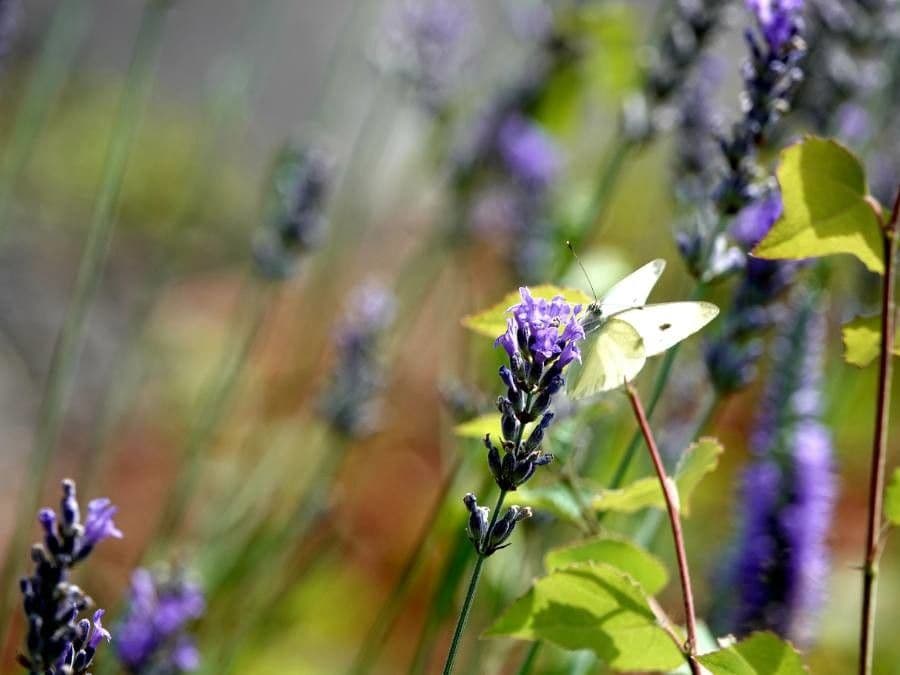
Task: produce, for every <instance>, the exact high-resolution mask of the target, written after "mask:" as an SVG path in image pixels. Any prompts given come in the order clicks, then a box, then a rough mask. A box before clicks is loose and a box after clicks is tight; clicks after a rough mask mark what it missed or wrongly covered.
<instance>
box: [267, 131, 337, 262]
mask: <svg viewBox="0 0 900 675" xmlns="http://www.w3.org/2000/svg"><path fill="white" fill-rule="evenodd" d="M330 190H331V164H330V162H329V161H328V160H327V159H326V156H325V155H324V154H323V153H322V152H321V151H320V150H318V149H315V148H304V147H299V146H295V145H292V144H286V145H285V146H284V147H283V148H282V149H281V151H280V152H279V154H278V156H277V157H276V159H275V163H274V166H273V168H272V173H271V175H270V177H269V183H268V185H267V187H266V195H265V201H264V204H263V218H262V225H261V227H260V229H259V231H258V233H257V235H256V240H255V241H254V248H253V254H254V259H255V262H256V269H257V271H258V272H259V274H260V275H262V276H263V277H265V278H267V279H284V278H286V277H289V276H290V275H291V274H293V273H294V271H295V270H296V268H297V264H298V262H299V260H300V259H301V258H302V257H303V256H305V255H308V254H309V253H311V252H312V251H313V250H315V249H316V248H318V246H319V245H320V244H321V241H322V238H323V237H324V234H325V228H326V215H325V209H326V206H327V204H326V202H327V200H328V196H329V192H330Z"/></svg>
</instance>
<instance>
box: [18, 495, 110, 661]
mask: <svg viewBox="0 0 900 675" xmlns="http://www.w3.org/2000/svg"><path fill="white" fill-rule="evenodd" d="M62 488H63V497H62V500H61V502H60V515H57V514H56V512H54V511H53V510H52V509H48V508H45V509H41V510H40V512H39V513H38V522H40V524H41V529H42V530H43V533H44V537H43V542H42V543H40V544H36V545H35V546H34V547H33V548H32V550H31V558H32V560H33V561H34V564H35V570H34V573H33V574H32V575H31V576H29V577H25V578H23V579H22V580H21V581H20V583H19V586H20V588H21V590H22V599H23V608H24V610H25V616H26V619H27V624H28V629H27V635H26V639H25V649H23V650H22V653H21V654H20V655H19V663H20V664H21V665H22V666H23V667H25V668H27V669H28V670H29V671H30V672H32V673H42V674H43V675H81V674H82V673H86V672H87V671H88V669H89V668H90V667H91V664H92V662H93V660H94V654H95V652H96V650H97V647H98V646H99V644H100V642H101V641H103V640H104V639H105V640H107V641H109V639H110V634H109V631H107V630H106V629H105V628H104V627H103V625H102V624H101V618H102V617H103V610H102V609H98V610H97V611H95V612H94V614H93V625H92V622H91V621H89V620H88V619H86V618H83V619H80V620H79V618H78V617H79V615H80V614H81V612H83V611H84V610H86V609H87V608H88V607H89V606H90V604H91V600H90V598H88V597H87V596H86V595H85V594H84V592H83V591H82V590H81V589H80V588H79V587H78V586H76V585H75V584H73V583H71V582H70V581H69V574H70V570H71V568H72V567H74V566H75V565H76V564H77V563H79V562H81V561H82V560H84V559H85V558H87V557H88V556H89V555H90V553H91V551H93V550H94V546H95V545H96V544H98V543H99V542H100V541H102V540H103V539H106V538H107V537H115V538H121V537H122V533H121V532H120V531H119V530H118V529H117V528H116V526H115V524H114V523H113V521H112V517H113V515H114V514H115V512H116V508H115V507H114V506H113V505H112V504H111V503H110V501H109V500H108V499H95V500H93V501H92V502H91V503H90V505H89V506H88V516H87V518H86V522H85V524H84V525H82V524H81V509H80V507H79V505H78V499H77V496H76V490H75V483H74V482H72V481H71V480H66V481H63V484H62Z"/></svg>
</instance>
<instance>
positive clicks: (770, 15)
mask: <svg viewBox="0 0 900 675" xmlns="http://www.w3.org/2000/svg"><path fill="white" fill-rule="evenodd" d="M747 7H748V8H749V9H750V11H751V12H753V13H754V14H755V15H756V20H757V21H758V22H759V26H760V29H761V30H762V33H763V35H764V36H765V38H766V42H768V43H769V47H770V48H771V49H772V50H773V51H776V52H777V51H780V50H781V49H782V48H783V47H784V46H785V44H786V43H787V42H788V40H790V39H791V38H792V37H793V36H794V35H795V34H796V33H797V30H798V23H799V20H800V14H801V12H802V11H803V0H747Z"/></svg>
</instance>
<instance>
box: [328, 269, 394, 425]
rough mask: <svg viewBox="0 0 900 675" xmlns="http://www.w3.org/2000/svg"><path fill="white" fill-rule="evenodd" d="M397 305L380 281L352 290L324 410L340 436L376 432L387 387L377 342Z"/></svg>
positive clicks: (340, 332) (340, 326)
mask: <svg viewBox="0 0 900 675" xmlns="http://www.w3.org/2000/svg"><path fill="white" fill-rule="evenodd" d="M395 311H396V300H395V299H394V296H393V294H392V293H391V292H390V291H389V290H388V289H387V288H386V287H384V286H382V285H381V284H379V283H377V282H368V283H366V284H363V285H362V286H360V287H358V288H357V289H355V290H354V291H353V293H352V294H351V296H350V300H349V302H348V305H347V310H346V312H345V315H344V318H343V319H342V320H341V322H340V325H339V326H338V328H337V330H336V334H335V343H336V345H337V352H338V353H337V366H336V368H335V370H334V373H333V376H332V380H331V384H330V385H329V387H328V389H327V390H326V391H325V393H324V395H323V397H322V401H321V411H322V414H323V415H324V417H325V418H326V420H328V422H329V424H330V425H331V426H332V427H333V428H334V429H335V431H337V432H338V433H341V434H344V435H348V436H361V435H365V434H367V433H370V432H371V431H372V430H373V429H374V428H375V427H376V420H377V417H378V412H379V401H378V393H379V392H380V390H381V389H382V386H383V376H382V368H381V364H380V363H379V359H378V347H379V341H380V339H381V337H382V335H383V334H384V333H385V331H386V330H387V328H388V327H389V326H390V324H391V322H392V321H393V319H394V314H395Z"/></svg>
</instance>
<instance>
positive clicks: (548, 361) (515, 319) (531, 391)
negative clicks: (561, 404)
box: [484, 288, 584, 491]
mask: <svg viewBox="0 0 900 675" xmlns="http://www.w3.org/2000/svg"><path fill="white" fill-rule="evenodd" d="M519 293H520V296H521V298H522V301H521V302H520V303H519V304H517V305H514V306H513V307H511V308H510V309H509V313H510V315H511V316H510V318H509V319H507V327H506V332H505V333H503V335H501V336H500V337H498V338H497V340H496V341H495V342H494V345H495V346H500V347H502V348H503V349H504V351H506V354H507V356H508V357H509V366H508V367H507V366H503V367H502V368H501V369H500V380H501V381H502V382H503V384H504V385H505V386H506V395H505V396H501V397H500V398H499V399H498V401H497V408H498V409H499V411H500V427H501V429H502V433H503V438H502V439H500V442H499V445H498V444H495V443H494V441H492V440H491V437H490V435H488V436H486V437H485V439H484V443H485V446H486V447H487V449H488V465H489V466H490V469H491V473H492V474H493V476H494V479H495V480H496V481H497V485H498V486H499V487H500V489H501V490H506V491H510V490H515V489H516V488H517V487H518V486H519V485H521V484H522V483H524V482H525V481H527V480H528V479H529V478H531V476H532V475H534V472H535V469H536V468H537V467H539V466H543V465H545V464H548V463H549V462H550V461H551V459H552V456H551V455H549V454H547V453H544V452H543V451H542V449H541V443H542V441H543V438H544V434H545V432H546V430H547V427H548V426H549V425H550V422H551V421H552V420H553V414H552V413H549V412H546V411H547V409H548V408H549V407H550V403H551V401H552V398H553V396H554V395H555V394H556V393H557V392H558V391H559V390H560V389H561V388H562V386H563V384H564V383H565V380H564V377H563V372H564V369H565V367H566V366H567V365H569V364H570V363H571V362H572V361H574V360H579V361H580V360H581V353H580V351H579V350H578V342H579V341H580V340H581V339H583V338H584V329H583V328H582V327H581V324H580V323H579V322H578V319H577V316H578V314H579V312H580V311H581V306H580V305H575V306H573V305H571V304H569V303H568V302H566V301H565V299H563V298H562V297H559V296H558V297H555V298H553V299H552V300H545V299H543V298H534V297H532V295H531V292H530V291H529V290H528V289H527V288H521V289H519ZM535 422H536V424H533V423H535ZM528 425H532V427H531V429H530V430H529V429H528ZM501 450H502V453H501Z"/></svg>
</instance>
